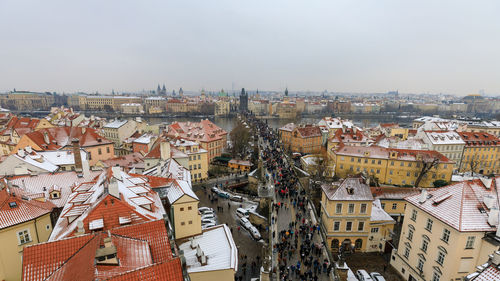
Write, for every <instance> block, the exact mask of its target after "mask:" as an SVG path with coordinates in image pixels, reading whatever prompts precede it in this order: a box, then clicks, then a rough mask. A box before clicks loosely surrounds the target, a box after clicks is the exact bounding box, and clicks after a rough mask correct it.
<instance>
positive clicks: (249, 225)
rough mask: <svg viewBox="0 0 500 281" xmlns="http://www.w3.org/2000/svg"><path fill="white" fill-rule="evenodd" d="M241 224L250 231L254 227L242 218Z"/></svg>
mask: <svg viewBox="0 0 500 281" xmlns="http://www.w3.org/2000/svg"><path fill="white" fill-rule="evenodd" d="M240 224H241V225H242V226H243V227H244V228H246V229H249V228H250V227H252V226H253V225H252V223H251V222H250V221H249V220H248V219H247V218H240Z"/></svg>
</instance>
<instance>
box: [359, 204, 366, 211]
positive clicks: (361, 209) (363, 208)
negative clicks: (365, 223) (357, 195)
mask: <svg viewBox="0 0 500 281" xmlns="http://www.w3.org/2000/svg"><path fill="white" fill-rule="evenodd" d="M359 212H360V213H362V214H366V203H363V204H361V208H360V210H359Z"/></svg>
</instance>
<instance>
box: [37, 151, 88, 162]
mask: <svg viewBox="0 0 500 281" xmlns="http://www.w3.org/2000/svg"><path fill="white" fill-rule="evenodd" d="M38 154H40V155H42V156H43V157H44V158H45V159H46V160H48V161H49V162H51V163H52V164H54V165H57V166H62V165H73V164H75V157H74V155H73V151H72V150H52V151H41V152H38ZM80 155H81V157H82V161H86V160H87V153H86V152H85V150H83V149H81V150H80Z"/></svg>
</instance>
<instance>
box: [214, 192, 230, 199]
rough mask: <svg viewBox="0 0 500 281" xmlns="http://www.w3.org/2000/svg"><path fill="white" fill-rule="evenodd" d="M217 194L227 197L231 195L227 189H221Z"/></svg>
mask: <svg viewBox="0 0 500 281" xmlns="http://www.w3.org/2000/svg"><path fill="white" fill-rule="evenodd" d="M217 194H218V195H219V197H222V198H226V199H227V198H229V197H231V196H230V195H229V193H227V192H225V191H219V193H217Z"/></svg>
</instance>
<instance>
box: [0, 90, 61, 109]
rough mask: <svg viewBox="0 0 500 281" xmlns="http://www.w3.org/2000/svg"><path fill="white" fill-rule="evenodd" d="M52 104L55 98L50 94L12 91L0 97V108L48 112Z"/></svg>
mask: <svg viewBox="0 0 500 281" xmlns="http://www.w3.org/2000/svg"><path fill="white" fill-rule="evenodd" d="M54 103H55V96H54V95H52V94H51V93H35V92H27V91H14V92H10V93H9V94H7V95H0V106H1V107H4V108H8V109H16V110H28V111H29V110H49V109H50V107H51V106H52V105H53V104H54Z"/></svg>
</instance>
